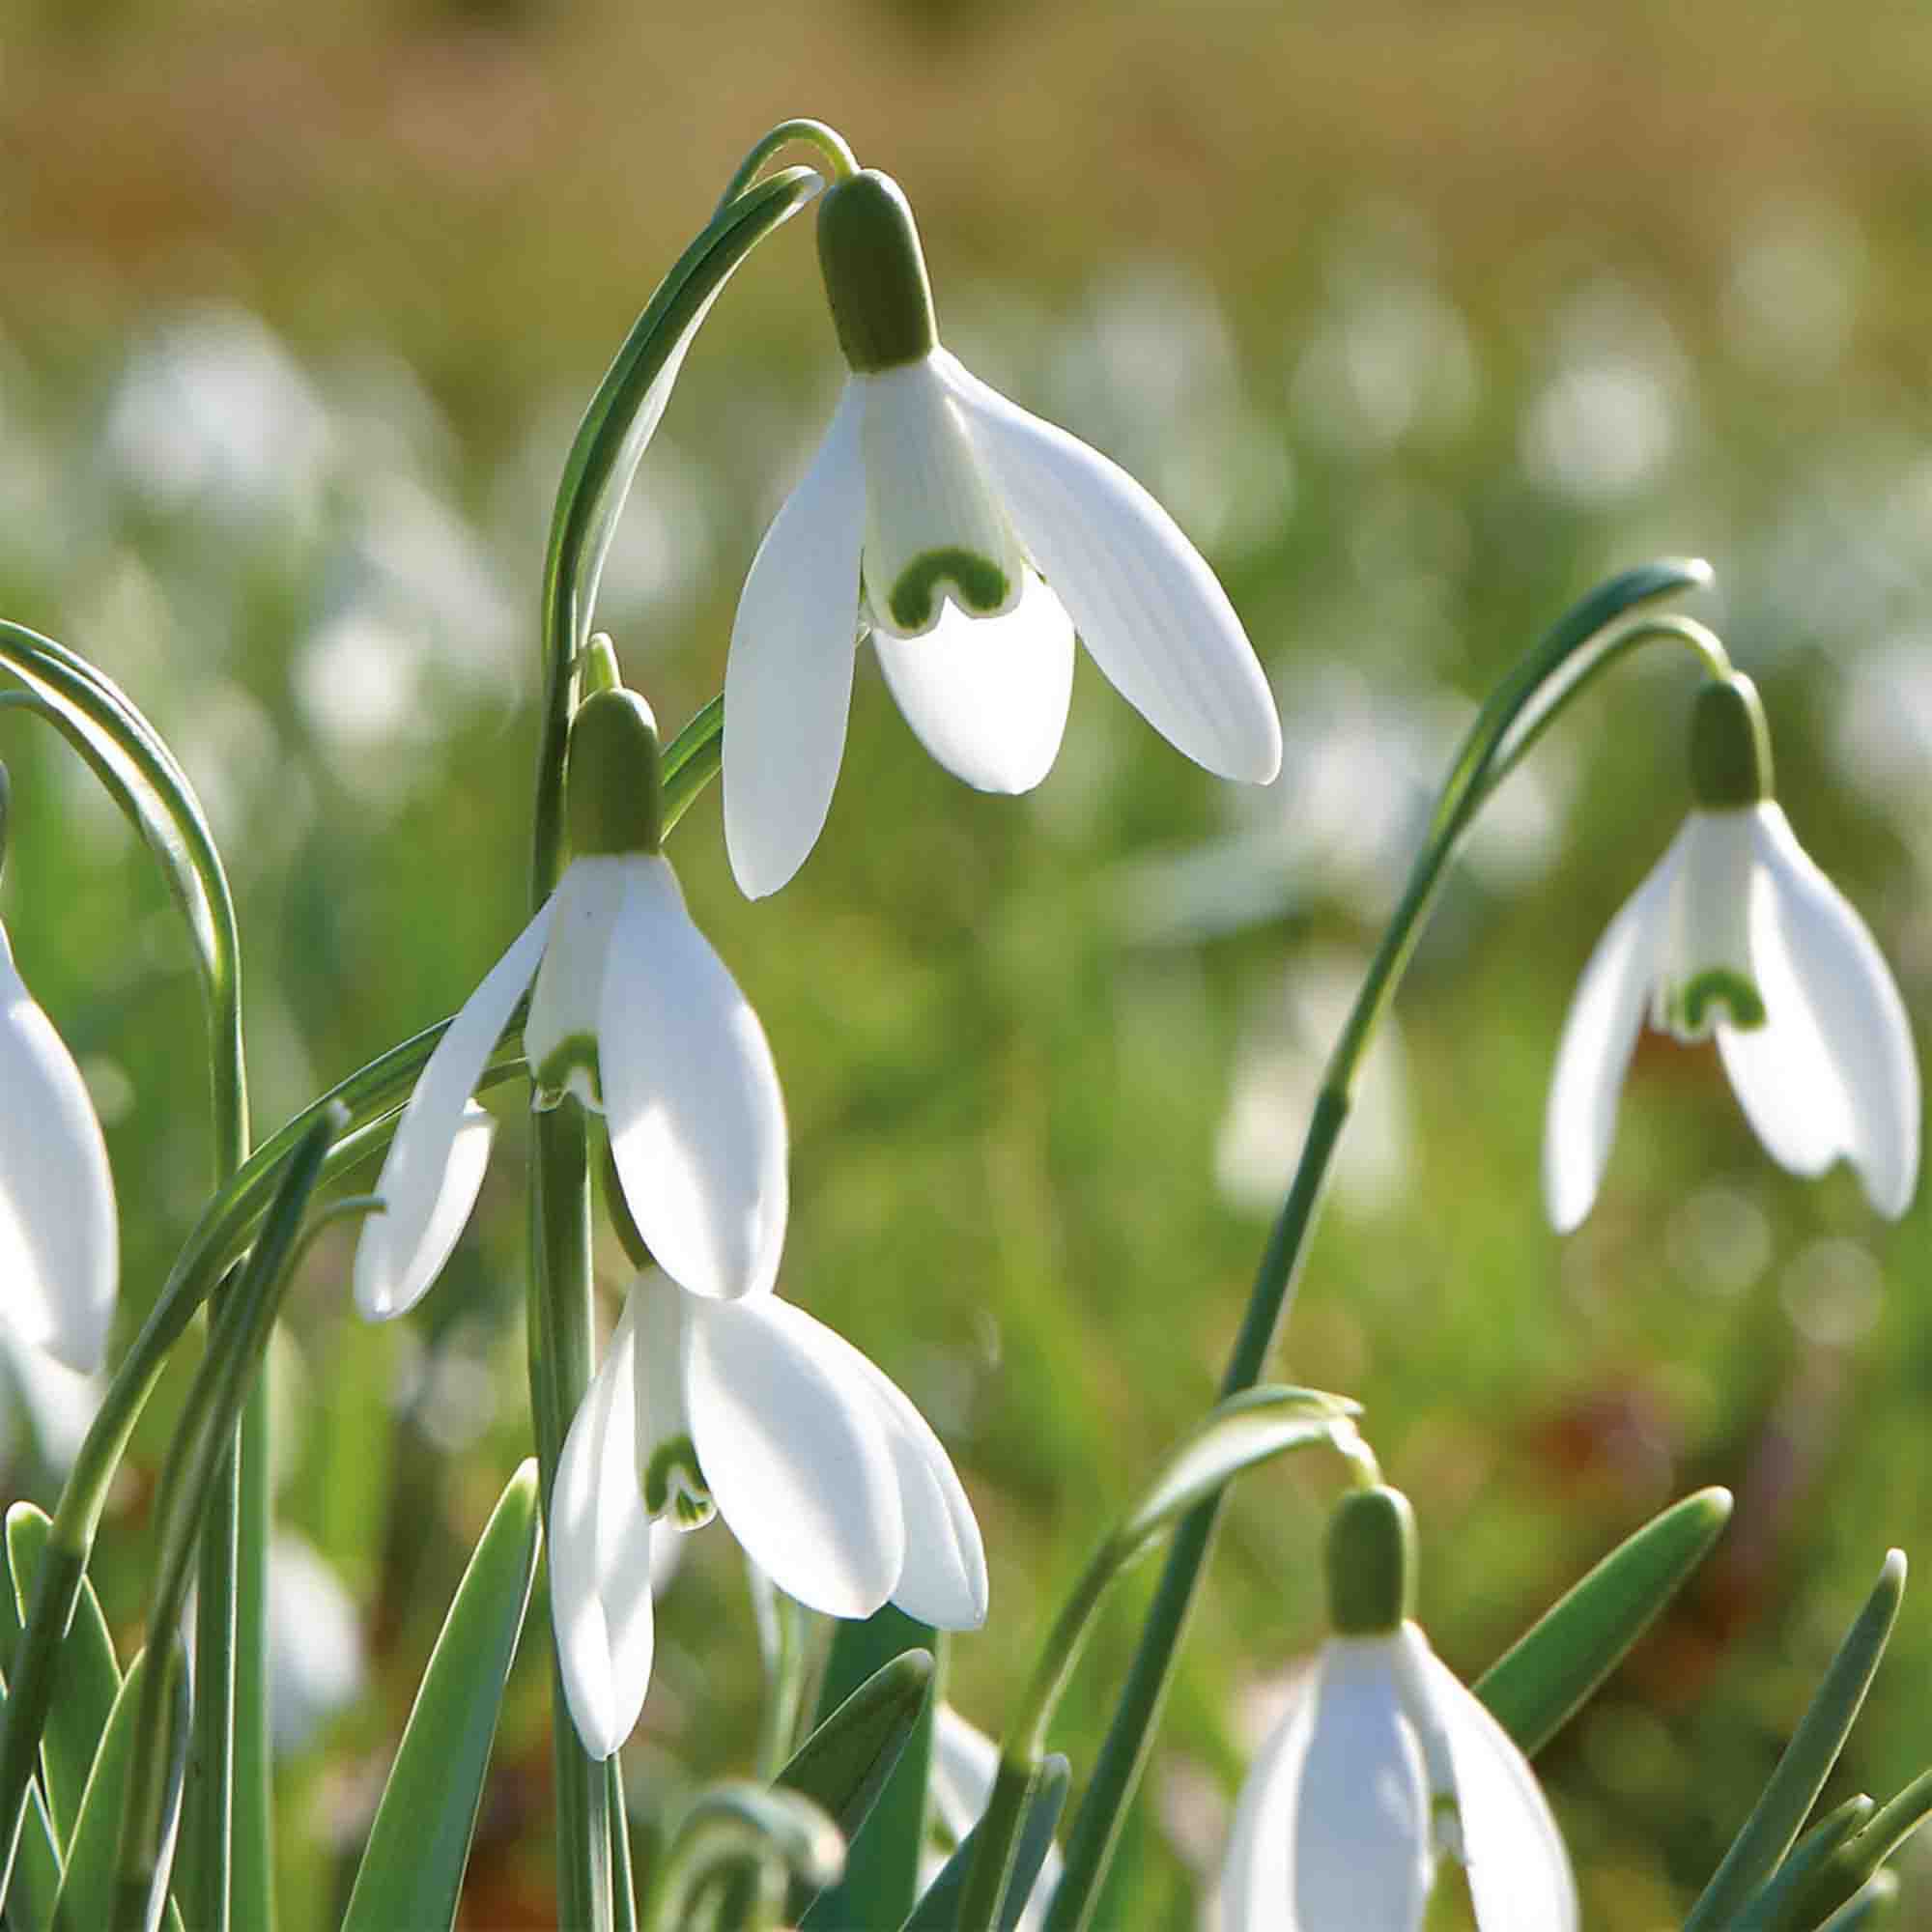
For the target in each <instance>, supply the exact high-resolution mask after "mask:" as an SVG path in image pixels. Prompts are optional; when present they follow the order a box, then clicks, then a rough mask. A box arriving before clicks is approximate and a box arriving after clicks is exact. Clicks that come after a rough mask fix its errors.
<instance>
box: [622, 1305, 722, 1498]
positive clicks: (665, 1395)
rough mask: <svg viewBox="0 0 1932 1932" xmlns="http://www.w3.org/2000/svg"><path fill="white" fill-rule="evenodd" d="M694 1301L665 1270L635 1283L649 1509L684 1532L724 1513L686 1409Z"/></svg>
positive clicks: (642, 1483)
mask: <svg viewBox="0 0 1932 1932" xmlns="http://www.w3.org/2000/svg"><path fill="white" fill-rule="evenodd" d="M690 1302H691V1296H689V1295H688V1294H686V1293H685V1292H684V1291H683V1290H682V1289H681V1288H679V1287H678V1285H677V1284H676V1282H674V1281H672V1280H671V1278H670V1277H669V1275H668V1274H666V1273H665V1272H664V1271H663V1269H661V1268H645V1269H643V1270H642V1271H641V1272H640V1273H639V1275H638V1278H637V1279H636V1280H635V1281H634V1282H633V1283H632V1284H631V1295H630V1303H629V1306H630V1308H631V1310H632V1319H633V1320H634V1321H635V1322H636V1334H637V1339H636V1343H635V1348H634V1352H635V1354H636V1356H637V1368H636V1371H635V1374H634V1377H633V1380H634V1384H635V1388H636V1401H637V1409H638V1483H639V1488H640V1489H641V1490H642V1492H643V1498H644V1508H645V1510H646V1511H647V1512H648V1513H649V1514H650V1515H651V1517H652V1518H653V1519H657V1518H662V1519H664V1520H665V1521H666V1523H667V1524H668V1527H670V1528H672V1529H678V1530H688V1529H701V1528H702V1527H703V1526H704V1525H705V1524H706V1523H707V1522H709V1521H710V1520H711V1519H712V1517H713V1516H714V1515H715V1514H716V1513H717V1512H716V1509H715V1507H714V1505H713V1503H712V1500H711V1494H710V1492H709V1491H708V1490H707V1489H706V1488H705V1484H704V1476H703V1471H702V1470H701V1469H699V1467H698V1466H697V1451H696V1448H695V1447H694V1446H693V1444H692V1440H691V1417H690V1416H689V1414H688V1413H687V1412H686V1409H685V1402H684V1311H685V1309H686V1307H687V1306H688V1305H689V1304H690Z"/></svg>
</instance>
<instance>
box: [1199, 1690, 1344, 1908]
mask: <svg viewBox="0 0 1932 1932" xmlns="http://www.w3.org/2000/svg"><path fill="white" fill-rule="evenodd" d="M1320 1674H1321V1672H1320V1669H1319V1667H1318V1668H1317V1669H1314V1670H1310V1671H1307V1672H1304V1673H1303V1677H1302V1680H1301V1690H1300V1694H1298V1695H1297V1696H1296V1697H1295V1699H1294V1701H1293V1704H1292V1705H1291V1707H1290V1709H1289V1711H1288V1712H1287V1714H1286V1715H1285V1716H1284V1717H1283V1719H1282V1720H1281V1722H1280V1723H1279V1724H1278V1725H1277V1726H1276V1728H1275V1730H1274V1733H1273V1735H1272V1736H1270V1737H1269V1739H1268V1741H1267V1743H1266V1744H1264V1746H1263V1747H1262V1748H1261V1752H1260V1754H1259V1755H1258V1756H1257V1757H1256V1759H1255V1761H1254V1763H1253V1764H1252V1765H1250V1766H1249V1767H1248V1776H1247V1780H1246V1782H1245V1783H1244V1784H1243V1785H1242V1786H1241V1796H1240V1801H1239V1803H1238V1804H1236V1807H1235V1823H1234V1828H1233V1830H1232V1831H1231V1832H1230V1833H1229V1834H1228V1850H1227V1853H1226V1856H1225V1857H1224V1858H1223V1860H1222V1863H1221V1910H1220V1926H1221V1932H1316V1928H1310V1927H1306V1926H1304V1925H1303V1923H1302V1921H1301V1920H1300V1919H1299V1918H1296V1917H1295V1916H1294V1820H1295V1812H1296V1808H1297V1805H1298V1804H1299V1801H1300V1796H1301V1780H1302V1776H1303V1771H1304V1768H1305V1765H1306V1762H1307V1757H1308V1746H1309V1740H1310V1739H1311V1738H1312V1737H1313V1735H1314V1730H1315V1685H1316V1680H1317V1678H1318V1677H1319V1676H1320Z"/></svg>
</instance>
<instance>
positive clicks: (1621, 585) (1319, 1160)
mask: <svg viewBox="0 0 1932 1932" xmlns="http://www.w3.org/2000/svg"><path fill="white" fill-rule="evenodd" d="M1710 577H1711V572H1710V567H1709V565H1707V564H1705V563H1703V562H1701V561H1698V560H1695V559H1692V560H1689V561H1678V560H1670V561H1665V562H1662V563H1655V564H1649V565H1645V566H1642V567H1640V568H1638V569H1635V570H1631V571H1626V572H1624V573H1623V574H1622V575H1621V576H1619V577H1615V578H1612V579H1611V580H1610V581H1609V582H1607V583H1605V584H1603V585H1602V586H1601V587H1600V588H1598V589H1597V590H1596V591H1594V592H1593V593H1592V594H1591V595H1590V596H1588V597H1586V598H1585V599H1584V600H1583V601H1582V602H1581V603H1580V604H1578V605H1577V606H1576V607H1575V608H1574V609H1573V610H1571V611H1569V612H1567V613H1566V614H1565V616H1564V617H1563V618H1562V619H1561V620H1560V621H1559V622H1558V623H1557V624H1556V626H1555V627H1554V628H1553V629H1552V630H1551V631H1550V632H1549V633H1548V636H1547V637H1545V638H1544V639H1542V641H1541V642H1540V643H1538V644H1537V645H1536V646H1535V647H1534V648H1533V649H1532V650H1531V651H1530V652H1529V653H1528V654H1527V655H1526V656H1525V657H1523V658H1522V660H1521V661H1520V663H1519V664H1518V665H1517V667H1516V668H1515V669H1514V670H1512V671H1511V672H1510V673H1509V675H1508V676H1507V677H1505V678H1504V680H1503V682H1502V683H1501V684H1500V685H1499V686H1498V687H1497V689H1496V690H1495V692H1494V693H1493V694H1492V696H1491V697H1490V699H1489V701H1488V702H1487V703H1485V704H1484V706H1483V708H1482V710H1481V711H1480V712H1479V713H1478V715H1477V717H1476V721H1475V723H1474V724H1473V725H1471V726H1470V728H1469V732H1468V735H1467V736H1466V737H1465V738H1464V740H1463V745H1462V748H1461V750H1460V751H1459V752H1458V753H1457V755H1456V758H1455V760H1454V762H1453V763H1452V764H1451V766H1450V769H1449V775H1448V777H1447V779H1446V780H1445V781H1444V782H1443V785H1442V789H1441V791H1440V793H1439V794H1438V796H1437V800H1436V805H1435V811H1434V813H1433V814H1432V816H1431V820H1430V826H1429V831H1428V833H1427V835H1426V837H1425V839H1424V842H1423V846H1422V849H1421V851H1420V852H1419V853H1418V854H1417V855H1416V859H1415V863H1414V866H1413V867H1412V868H1411V870H1410V872H1409V876H1408V882H1407V884H1406V887H1405V889H1404V891H1403V895H1402V898H1401V901H1400V902H1399V903H1398V905H1397V907H1396V909H1395V912H1394V914H1393V916H1392V917H1391V919H1390V921H1389V923H1388V926H1387V928H1386V930H1385V931H1384V932H1383V934H1382V937H1381V941H1380V943H1379V945H1378V947H1377V949H1376V952H1375V956H1374V957H1373V958H1372V959H1371V961H1370V963H1369V967H1368V971H1367V974H1366V975H1365V977H1364V979H1363V981H1362V986H1361V989H1360V991H1359V992H1358V993H1357V994H1356V996H1355V1004H1354V1007H1353V1009H1351V1010H1350V1014H1349V1018H1348V1020H1347V1022H1346V1024H1345V1025H1344V1027H1343V1029H1342V1034H1341V1037H1339V1038H1338V1039H1337V1041H1336V1043H1335V1048H1334V1051H1333V1053H1332V1054H1331V1055H1330V1057H1329V1060H1328V1065H1327V1068H1326V1071H1325V1073H1324V1075H1323V1079H1322V1087H1321V1094H1319V1096H1318V1097H1317V1100H1316V1103H1315V1112H1314V1115H1313V1118H1312V1119H1311V1121H1310V1122H1309V1127H1308V1136H1307V1139H1306V1140H1305V1142H1304V1143H1303V1146H1302V1150H1301V1158H1300V1161H1299V1163H1298V1164H1297V1166H1296V1168H1295V1172H1294V1178H1293V1181H1292V1182H1291V1183H1290V1186H1289V1192H1288V1199H1287V1201H1286V1202H1285V1203H1284V1205H1283V1208H1282V1211H1281V1216H1280V1218H1279V1220H1277V1221H1276V1223H1275V1226H1274V1230H1273V1232H1272V1234H1271V1235H1270V1236H1269V1238H1268V1245H1267V1249H1266V1251H1265V1253H1264V1255H1263V1257H1262V1263H1261V1266H1260V1268H1259V1270H1258V1271H1257V1274H1256V1277H1255V1283H1254V1287H1253V1289H1252V1290H1251V1291H1250V1293H1249V1296H1248V1305H1247V1309H1246V1312H1245V1314H1244V1315H1243V1317H1242V1321H1241V1327H1240V1331H1239V1333H1238V1335H1237V1336H1236V1341H1235V1348H1234V1351H1233V1353H1232V1355H1231V1357H1230V1359H1229V1363H1228V1368H1227V1372H1226V1374H1225V1375H1224V1376H1223V1378H1222V1381H1221V1393H1222V1395H1223V1396H1224V1397H1226V1396H1230V1395H1233V1394H1236V1392H1238V1391H1240V1390H1242V1389H1246V1388H1250V1387H1252V1386H1253V1385H1254V1384H1255V1383H1256V1382H1257V1381H1259V1380H1260V1378H1261V1375H1262V1372H1263V1369H1264V1366H1265V1364H1266V1361H1267V1357H1268V1354H1269V1352H1270V1351H1271V1350H1272V1349H1273V1347H1274V1341H1275V1337H1276V1335H1277V1334H1278V1333H1279V1331H1280V1328H1281V1325H1282V1322H1283V1321H1284V1320H1285V1318H1286V1315H1287V1312H1288V1309H1289V1307H1290V1305H1291V1302H1292V1300H1293V1292H1294V1287H1295V1283H1296V1280H1297V1278H1298V1275H1299V1272H1300V1267H1301V1263H1302V1260H1303V1258H1304V1256H1305V1254H1306V1252H1307V1245H1308V1236H1309V1234H1310V1233H1311V1231H1312V1230H1313V1228H1314V1225H1315V1219H1316V1215H1317V1211H1318V1209H1319V1208H1320V1207H1321V1198H1322V1194H1323V1192H1324V1190H1325V1187H1326V1183H1327V1179H1328V1173H1329V1167H1330V1163H1331V1161H1332V1159H1333V1157H1334V1152H1335V1148H1336V1144H1337V1143H1338V1142H1339V1140H1340V1139H1341V1134H1342V1128H1343V1125H1344V1123H1345V1122H1347V1120H1348V1116H1349V1109H1350V1102H1351V1100H1352V1097H1353V1094H1354V1084H1355V1079H1356V1076H1357V1074H1358V1073H1359V1071H1360V1068H1361V1064H1362V1060H1363V1057H1364V1056H1365V1055H1366V1053H1367V1052H1368V1048H1369V1044H1370V1042H1371V1040H1372V1039H1373V1038H1374V1037H1375V1031H1376V1028H1377V1026H1378V1023H1379V1022H1380V1019H1381V1016H1382V1014H1383V1013H1384V1011H1386V1009H1387V1008H1388V1005H1389V1002H1390V1001H1391V1000H1392V999H1393V998H1394V995H1395V989H1396V987H1397V985H1398V984H1399V983H1400V982H1401V979H1402V974H1403V972H1404V970H1405V968H1406V966H1407V964H1408V961H1409V959H1410V957H1411V956H1412V954H1413V952H1414V950H1415V946H1416V942H1417V941H1418V940H1419V939H1420V937H1421V934H1422V928H1423V924H1424V923H1425V921H1426V920H1427V917H1428V914H1429V911H1430V909H1431V907H1432V906H1433V905H1434V904H1435V895H1436V894H1437V892H1438V891H1439V890H1440V888H1441V885H1442V881H1443V878H1444V876H1445V874H1446V872H1447V869H1448V866H1449V861H1450V859H1451V858H1452V857H1453V856H1454V854H1455V851H1456V849H1457V846H1458V845H1459V844H1460V842H1461V841H1462V839H1463V837H1464V835H1465V834H1466V833H1467V831H1468V829H1469V826H1470V824H1471V823H1472V821H1473V820H1474V818H1475V815H1476V813H1477V812H1478V811H1479V810H1481V808H1482V806H1483V804H1484V802H1485V801H1486V800H1487V799H1489V798H1490V797H1491V796H1492V795H1493V793H1494V790H1495V787H1496V785H1498V784H1500V783H1501V781H1502V780H1503V779H1504V778H1505V777H1506V776H1507V775H1508V773H1509V772H1510V771H1511V770H1513V769H1514V768H1515V765H1516V763H1517V762H1518V761H1519V756H1520V753H1521V752H1522V751H1526V750H1527V749H1528V746H1529V744H1530V743H1532V742H1534V739H1535V738H1536V737H1537V736H1540V735H1541V733H1542V732H1543V731H1544V730H1545V729H1546V728H1548V725H1549V724H1551V723H1553V722H1554V721H1555V719H1556V717H1557V716H1558V715H1560V714H1561V713H1562V712H1563V711H1564V710H1566V709H1567V708H1568V706H1569V704H1570V703H1571V701H1572V700H1573V699H1574V698H1575V697H1576V696H1577V694H1578V693H1579V692H1581V691H1583V690H1585V689H1587V688H1588V686H1589V685H1590V684H1591V683H1592V682H1593V681H1594V676H1595V674H1596V671H1595V669H1594V668H1593V666H1594V664H1595V660H1596V659H1597V658H1598V657H1599V656H1601V655H1602V654H1604V653H1605V652H1613V654H1614V655H1616V656H1621V655H1622V650H1621V649H1616V648H1615V647H1616V646H1617V644H1618V640H1619V639H1620V638H1621V637H1622V636H1623V635H1624V634H1623V632H1622V631H1621V630H1620V629H1619V627H1620V626H1621V625H1622V624H1623V621H1624V619H1626V618H1627V617H1628V616H1630V615H1631V613H1632V612H1633V611H1636V610H1637V609H1638V608H1640V607H1641V606H1643V605H1645V604H1650V603H1654V602H1656V601H1657V600H1658V599H1659V598H1662V597H1672V596H1677V595H1680V594H1682V593H1683V592H1685V591H1688V590H1695V589H1699V588H1701V587H1702V586H1704V585H1705V584H1707V583H1708V582H1710ZM1650 635H1652V636H1656V637H1668V638H1671V639H1675V640H1676V641H1678V642H1680V643H1682V642H1690V643H1691V645H1692V648H1693V649H1694V648H1699V646H1698V645H1697V643H1696V641H1695V640H1694V639H1690V638H1687V636H1686V635H1685V633H1684V627H1682V626H1679V625H1672V626H1666V627H1662V628H1653V630H1652V632H1651V634H1650ZM1703 635H1705V636H1708V633H1706V634H1703ZM1639 640H1640V639H1632V643H1631V645H1630V646H1628V647H1634V643H1635V642H1636V641H1639ZM1711 642H1712V644H1713V645H1715V644H1716V640H1715V639H1711ZM1721 655H1722V654H1721V650H1719V658H1721ZM1506 749H1507V750H1508V751H1509V756H1508V759H1507V762H1500V763H1499V754H1500V753H1504V752H1505V750H1506ZM1220 1511H1221V1497H1220V1495H1219V1494H1218V1493H1217V1494H1215V1495H1213V1496H1210V1497H1209V1498H1208V1500H1207V1501H1206V1502H1203V1503H1201V1504H1200V1505H1199V1506H1198V1507H1196V1508H1195V1509H1194V1510H1193V1511H1192V1512H1191V1513H1190V1514H1189V1515H1188V1517H1187V1518H1186V1520H1184V1521H1183V1522H1182V1523H1181V1524H1180V1526H1179V1530H1178V1531H1177V1532H1176V1534H1175V1539H1174V1544H1173V1547H1172V1548H1171V1549H1170V1550H1169V1552H1168V1558H1167V1563H1166V1566H1165V1567H1164V1569H1163V1570H1162V1572H1161V1578H1160V1583H1159V1586H1158V1588H1157V1589H1156V1591H1155V1594H1154V1600H1153V1603H1152V1604H1151V1606H1150V1607H1149V1610H1148V1615H1147V1620H1146V1622H1145V1623H1144V1624H1143V1626H1142V1630H1141V1641H1140V1644H1139V1647H1138V1649H1137V1650H1136V1652H1135V1655H1134V1662H1133V1664H1132V1667H1131V1669H1130V1671H1129V1673H1128V1678H1127V1683H1126V1686H1125V1688H1124V1690H1122V1696H1121V1702H1120V1704H1119V1706H1118V1707H1117V1709H1116V1711H1115V1714H1114V1719H1113V1722H1112V1723H1111V1725H1110V1726H1109V1727H1108V1731H1107V1737H1106V1741H1105V1743H1104V1744H1103V1745H1102V1747H1101V1750H1100V1755H1099V1758H1098V1759H1097V1761H1096V1763H1095V1765H1094V1776H1093V1778H1092V1780H1091V1782H1090V1783H1089V1785H1088V1788H1087V1793H1086V1796H1085V1798H1084V1799H1083V1800H1082V1802H1081V1804H1080V1808H1079V1810H1078V1812H1077V1813H1076V1814H1075V1817H1074V1820H1073V1824H1072V1827H1071V1829H1070V1831H1069V1833H1068V1836H1067V1844H1066V1864H1065V1872H1064V1874H1063V1876H1062V1879H1061V1882H1060V1886H1059V1888H1058V1889H1057V1890H1056V1892H1055V1894H1054V1899H1053V1904H1052V1907H1051V1909H1050V1911H1049V1913H1048V1916H1047V1928H1048V1932H1080V1928H1084V1927H1085V1926H1087V1925H1088V1924H1089V1923H1090V1922H1091V1920H1092V1918H1093V1914H1094V1907H1095V1905H1096V1903H1097V1899H1098V1895H1099V1889H1100V1886H1101V1883H1102V1881H1103V1880H1104V1879H1105V1877H1106V1872H1107V1867H1108V1864H1109V1863H1110V1861H1111V1860H1112V1857H1113V1852H1114V1847H1115V1844H1116V1843H1117V1841H1118V1839H1119V1836H1120V1832H1121V1827H1122V1823H1123V1822H1124V1819H1125V1815H1126V1807H1127V1805H1128V1804H1130V1803H1131V1801H1132V1799H1133V1796H1134V1793H1135V1791H1136V1789H1137V1788H1138V1786H1139V1783H1140V1776H1141V1772H1142V1770H1143V1769H1144V1767H1145V1765H1146V1762H1147V1755H1148V1751H1149V1749H1150V1747H1151V1744H1152V1739H1153V1730H1154V1726H1155V1724H1156V1722H1157V1721H1158V1719H1159V1716H1160V1710H1161V1705H1162V1703H1163V1702H1164V1700H1165V1698H1166V1694H1167V1686H1168V1683H1169V1681H1170V1679H1171V1677H1172V1675H1173V1670H1174V1662H1175V1658H1176V1656H1177V1654H1178V1652H1179V1645H1180V1640H1181V1637H1182V1635H1183V1634H1185V1631H1186V1627H1187V1619H1188V1615H1189V1612H1190V1611H1191V1609H1192V1607H1193V1603H1194V1596H1195V1592H1196V1590H1197V1589H1198V1588H1199V1585H1200V1579H1201V1576H1202V1573H1203V1571H1204V1569H1205V1568H1206V1565H1207V1560H1208V1551H1209V1549H1210V1548H1211V1547H1212V1543H1213V1538H1214V1532H1215V1528H1216V1526H1217V1524H1218V1522H1219V1520H1220Z"/></svg>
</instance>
